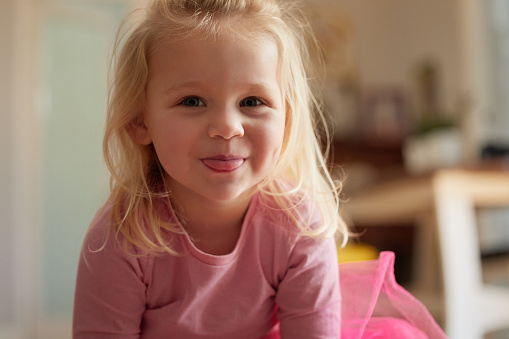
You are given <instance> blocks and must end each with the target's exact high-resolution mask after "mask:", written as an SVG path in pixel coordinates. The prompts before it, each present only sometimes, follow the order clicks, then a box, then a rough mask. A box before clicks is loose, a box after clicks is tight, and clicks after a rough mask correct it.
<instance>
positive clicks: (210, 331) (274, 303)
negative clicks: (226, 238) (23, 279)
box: [73, 195, 341, 339]
mask: <svg viewBox="0 0 509 339" xmlns="http://www.w3.org/2000/svg"><path fill="white" fill-rule="evenodd" d="M301 213H302V214H303V215H304V217H305V216H306V215H309V206H305V207H303V208H302V211H301ZM108 215H109V209H108V208H107V207H106V208H103V209H102V210H100V211H99V212H98V215H97V217H96V219H95V222H94V223H93V224H92V226H91V229H90V231H89V233H88V234H87V236H86V238H85V241H84V246H83V255H82V256H81V258H80V262H79V267H78V275H77V285H76V294H75V305H74V321H73V337H74V338H75V339H82V338H154V339H159V338H223V339H228V338H235V339H238V338H246V339H248V338H278V337H279V336H281V338H292V339H293V338H306V339H310V338H335V339H337V338H339V336H340V332H341V330H340V319H341V314H340V312H341V306H340V289H339V281H338V280H339V274H338V265H337V257H336V247H335V242H334V239H312V238H308V237H299V233H298V231H297V229H296V227H295V226H292V225H291V223H290V221H289V219H288V218H287V216H286V215H285V214H284V213H283V212H278V211H274V210H273V209H271V208H269V207H267V206H266V205H265V204H264V203H262V202H260V200H259V197H258V196H257V195H255V196H254V197H253V200H252V202H251V204H250V206H249V209H248V211H247V214H246V216H245V219H244V222H243V225H242V230H241V234H240V237H239V239H238V241H237V244H236V247H235V249H234V250H233V251H232V252H231V253H230V254H227V255H221V256H215V255H210V254H207V253H204V252H202V251H200V250H199V249H197V248H196V247H195V246H194V245H193V243H192V241H191V240H190V238H189V237H188V236H187V235H186V234H182V235H177V239H176V240H177V241H175V243H174V244H175V245H176V246H177V250H179V251H180V252H181V253H183V255H182V256H173V255H169V254H167V255H162V256H155V255H150V254H149V255H142V256H132V255H129V254H127V253H125V252H124V251H123V250H122V249H121V248H120V246H119V245H118V243H117V242H116V240H115V239H114V238H115V237H114V235H113V236H110V237H109V240H108V242H107V243H106V246H105V247H104V248H103V249H102V250H100V251H97V249H99V248H100V247H101V245H102V244H103V242H104V239H105V238H104V237H105V234H106V232H107V227H108ZM316 215H318V214H316ZM319 222H320V219H319V217H314V218H313V223H314V224H315V225H316V223H319Z"/></svg>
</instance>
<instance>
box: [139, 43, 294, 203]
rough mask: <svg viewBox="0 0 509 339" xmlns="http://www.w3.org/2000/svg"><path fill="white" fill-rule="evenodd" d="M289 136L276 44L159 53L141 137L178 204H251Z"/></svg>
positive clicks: (185, 46)
mask: <svg viewBox="0 0 509 339" xmlns="http://www.w3.org/2000/svg"><path fill="white" fill-rule="evenodd" d="M284 131H285V110H284V99H283V93H282V90H281V86H280V81H279V55H278V49H277V46H276V44H275V43H274V42H273V41H272V40H270V39H268V38H267V39H264V38H262V39H255V40H250V41H245V40H240V39H231V38H226V37H222V38H219V39H218V40H215V41H207V40H201V39H185V40H182V41H179V42H176V43H171V44H166V45H165V46H164V47H162V48H160V49H159V50H158V51H157V52H155V53H154V54H153V55H152V57H151V59H150V62H149V80H148V84H147V87H146V106H145V111H144V125H142V126H138V125H136V126H135V127H134V132H133V136H134V138H135V140H136V141H137V142H139V143H141V144H144V145H148V144H150V143H153V145H154V148H155V150H156V153H157V156H158V157H159V160H160V162H161V164H162V166H163V168H164V170H165V172H166V174H167V180H168V184H169V189H170V190H171V192H172V196H173V198H174V199H176V201H177V202H178V203H180V204H182V205H184V206H185V204H187V203H194V204H196V203H202V202H204V201H209V202H211V201H216V202H218V201H222V202H229V203H233V202H235V200H236V199H242V200H244V201H245V199H246V197H248V196H249V195H250V194H251V193H252V191H253V190H252V188H253V187H254V186H255V185H256V184H258V183H259V182H260V181H261V180H263V179H264V178H265V177H267V175H268V174H269V173H270V172H271V170H273V168H274V167H275V164H276V162H277V159H278V157H279V154H280V151H281V147H282V143H283V137H284ZM239 201H240V200H239Z"/></svg>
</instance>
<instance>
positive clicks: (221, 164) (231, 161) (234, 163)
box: [201, 154, 246, 173]
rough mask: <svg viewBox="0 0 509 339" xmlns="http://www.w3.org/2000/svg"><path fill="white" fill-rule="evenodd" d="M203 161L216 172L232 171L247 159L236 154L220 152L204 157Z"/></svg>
mask: <svg viewBox="0 0 509 339" xmlns="http://www.w3.org/2000/svg"><path fill="white" fill-rule="evenodd" d="M201 161H202V163H203V164H204V165H205V166H207V167H208V168H210V169H211V170H213V171H214V172H218V173H230V172H233V171H235V170H236V169H238V168H239V167H240V166H242V165H243V164H244V162H245V161H246V159H245V158H243V157H240V156H236V155H222V154H220V155H214V156H210V157H206V158H202V159H201Z"/></svg>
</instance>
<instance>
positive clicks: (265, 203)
mask: <svg viewBox="0 0 509 339" xmlns="http://www.w3.org/2000/svg"><path fill="white" fill-rule="evenodd" d="M253 201H254V203H255V204H256V207H255V210H256V211H255V215H256V217H257V218H261V219H263V220H264V221H265V222H267V223H269V224H272V225H277V226H278V227H279V228H281V229H282V230H285V232H289V233H290V234H294V235H297V236H299V235H301V234H303V233H306V230H308V229H310V230H312V229H315V228H318V227H319V225H321V223H322V215H321V213H320V209H319V208H318V206H317V204H316V203H314V202H313V201H312V200H311V199H310V197H309V196H308V195H307V194H306V193H304V192H301V191H298V192H296V193H293V194H288V195H272V194H270V193H265V192H259V193H258V194H257V195H256V196H255V197H254V199H253Z"/></svg>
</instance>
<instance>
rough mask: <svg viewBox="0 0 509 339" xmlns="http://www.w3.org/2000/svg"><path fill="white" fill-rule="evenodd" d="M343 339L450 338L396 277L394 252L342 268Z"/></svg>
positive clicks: (348, 264) (384, 253) (340, 274)
mask: <svg viewBox="0 0 509 339" xmlns="http://www.w3.org/2000/svg"><path fill="white" fill-rule="evenodd" d="M339 276H340V284H341V295H342V298H343V300H342V306H341V312H342V328H341V338H343V339H361V338H362V339H374V338H390V339H403V338H405V339H408V338H416V339H421V338H430V339H442V338H447V337H446V335H445V333H444V332H443V331H442V329H441V328H440V327H439V326H438V325H437V323H436V322H435V320H434V319H433V317H432V316H431V315H430V313H429V312H428V310H427V309H426V307H424V305H423V304H422V303H421V302H420V301H419V300H417V299H416V298H414V297H413V296H412V295H411V294H410V293H409V292H408V291H406V290H405V289H404V288H403V287H401V286H400V285H399V284H398V283H397V282H396V279H395V278H394V253H392V252H382V253H380V258H379V259H377V260H370V261H361V262H352V263H344V264H340V265H339Z"/></svg>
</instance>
